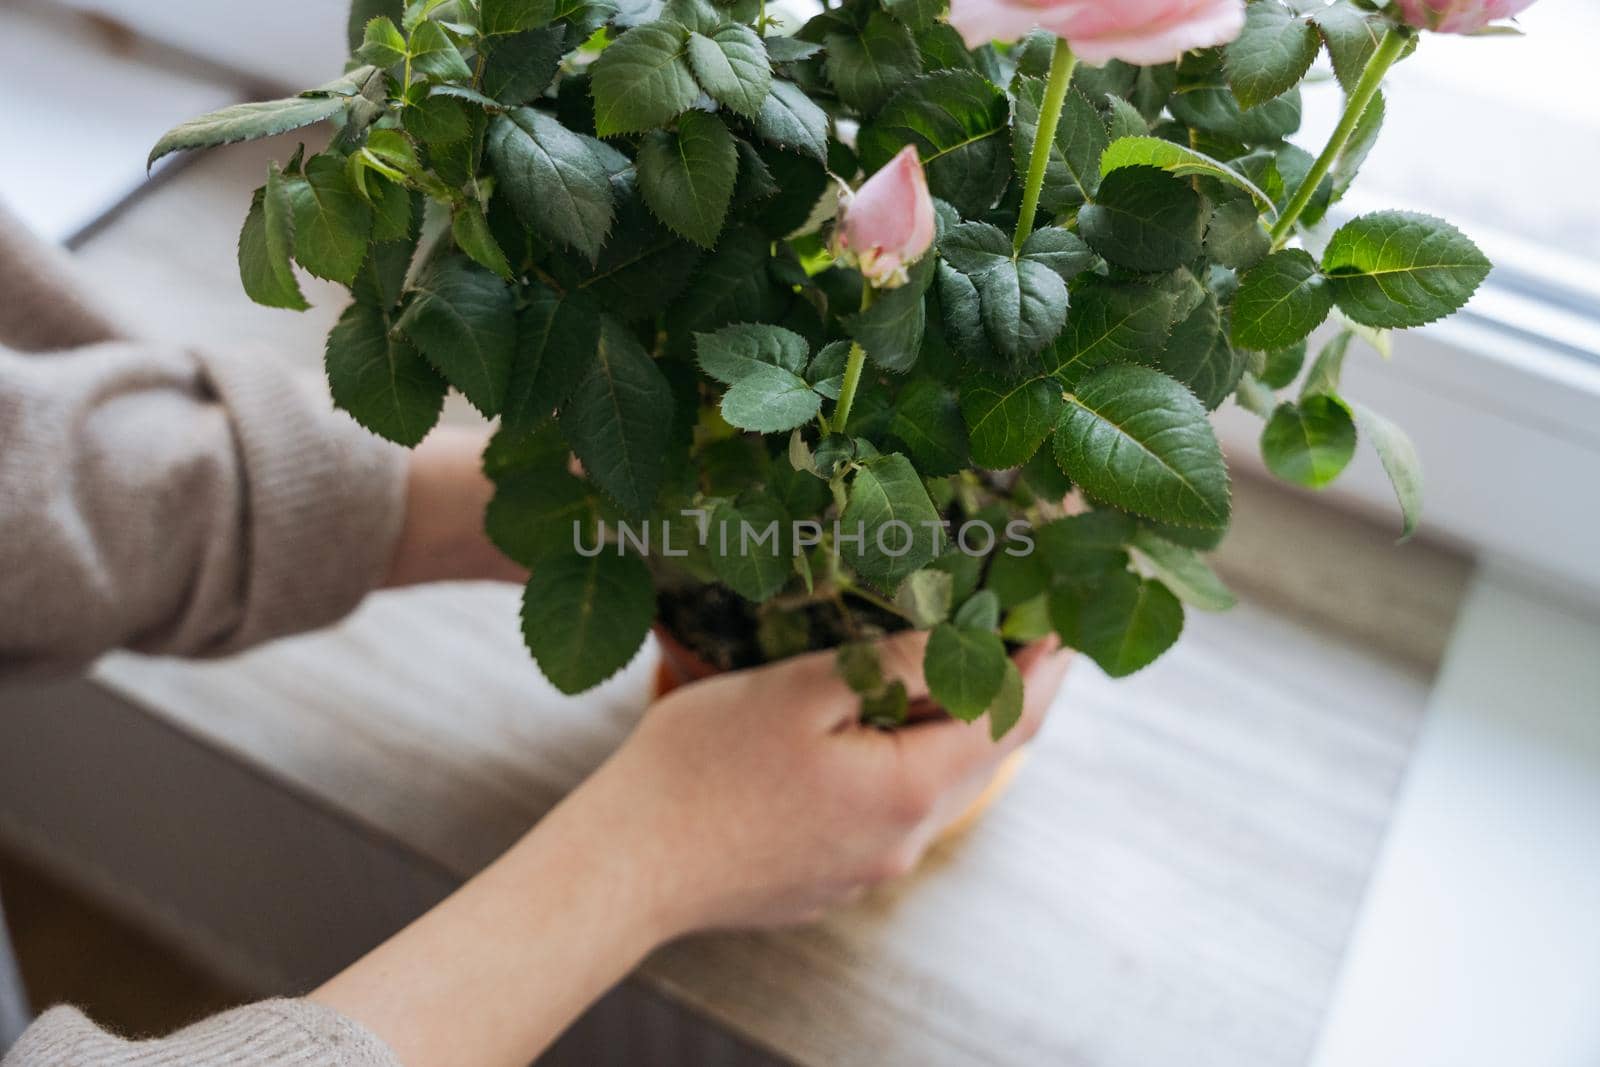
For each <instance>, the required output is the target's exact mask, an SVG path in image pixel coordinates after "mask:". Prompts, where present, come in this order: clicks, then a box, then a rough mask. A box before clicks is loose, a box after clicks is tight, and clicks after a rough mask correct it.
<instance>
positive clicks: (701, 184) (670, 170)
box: [637, 111, 739, 248]
mask: <svg viewBox="0 0 1600 1067" xmlns="http://www.w3.org/2000/svg"><path fill="white" fill-rule="evenodd" d="M637 163H638V167H639V191H640V192H641V193H642V194H643V195H644V200H645V203H646V204H649V205H650V210H651V211H653V212H655V215H656V217H657V218H658V219H660V220H661V221H662V222H664V223H666V224H667V225H668V226H669V227H671V228H672V229H673V230H675V231H677V232H678V233H680V234H682V235H683V236H685V237H687V238H689V240H691V241H693V242H694V243H695V244H698V245H700V246H702V247H704V248H711V247H713V246H715V245H716V243H717V235H718V234H719V233H721V232H722V223H723V220H724V219H726V218H727V216H728V204H729V203H730V202H731V201H732V200H733V184H734V179H735V178H736V177H737V176H738V173H739V153H738V150H737V149H736V148H735V147H734V141H733V134H731V133H729V132H728V127H726V126H724V125H723V124H722V120H721V119H719V118H717V117H716V116H715V115H708V114H707V113H706V112H704V111H686V112H684V114H683V115H682V116H681V117H680V118H679V119H678V130H677V132H676V133H670V132H668V131H666V130H652V131H650V132H649V133H647V134H645V136H644V138H643V140H641V141H640V142H639V155H638V160H637Z"/></svg>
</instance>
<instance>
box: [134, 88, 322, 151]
mask: <svg viewBox="0 0 1600 1067" xmlns="http://www.w3.org/2000/svg"><path fill="white" fill-rule="evenodd" d="M347 106H348V101H347V100H345V99H344V98H343V97H337V96H333V97H298V96H297V97H292V98H290V99H288V100H263V101H260V102H258V103H251V104H234V105H232V106H231V107H225V108H223V109H222V110H220V111H213V112H211V113H210V114H209V115H201V116H200V117H199V118H195V119H190V120H189V121H188V122H184V123H180V124H179V125H177V126H174V127H173V128H172V129H170V130H168V131H167V132H166V133H164V134H162V135H161V140H159V141H157V142H156V144H155V147H154V148H152V149H151V150H150V158H149V160H148V161H147V163H146V165H147V166H152V167H153V166H155V163H156V160H158V159H160V158H161V157H162V156H165V155H168V154H170V153H172V152H180V151H185V150H189V149H196V148H215V147H217V146H218V145H225V144H234V143H235V142H238V141H251V140H255V139H256V138H259V137H272V136H275V135H277V134H280V133H288V132H289V131H290V130H298V129H300V128H301V127H302V126H310V125H311V124H312V123H315V122H321V121H322V120H324V119H330V118H332V117H333V116H335V115H337V114H339V112H341V111H343V110H344V109H345V108H346V107H347Z"/></svg>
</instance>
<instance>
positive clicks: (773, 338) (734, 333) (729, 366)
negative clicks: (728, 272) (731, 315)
mask: <svg viewBox="0 0 1600 1067" xmlns="http://www.w3.org/2000/svg"><path fill="white" fill-rule="evenodd" d="M695 350H696V352H697V353H698V355H699V357H700V369H701V370H703V371H705V372H706V373H707V374H709V375H710V376H711V377H713V378H715V379H716V380H717V381H719V382H722V383H723V384H724V385H734V384H736V383H738V382H739V381H742V380H743V379H745V378H747V377H749V376H750V375H752V374H755V373H756V372H758V371H760V370H761V369H762V368H763V367H779V368H782V369H783V370H786V371H788V372H790V373H791V374H801V373H804V372H805V370H806V363H807V361H808V359H809V357H810V354H811V346H810V345H808V344H807V343H806V339H805V338H804V337H801V336H800V335H799V334H797V333H795V332H794V331H793V330H786V329H784V328H783V327H781V326H771V325H767V324H765V323H737V324H735V325H733V326H724V327H723V328H722V329H720V330H718V331H717V332H716V333H702V334H697V335H696V336H695Z"/></svg>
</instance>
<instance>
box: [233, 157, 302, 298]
mask: <svg viewBox="0 0 1600 1067" xmlns="http://www.w3.org/2000/svg"><path fill="white" fill-rule="evenodd" d="M286 186H287V183H286V182H285V181H284V178H283V172H281V171H280V170H278V167H277V164H272V166H271V167H270V169H269V170H268V171H267V184H266V185H265V186H263V187H262V188H260V189H258V190H256V195H255V199H254V200H253V201H252V202H251V204H250V214H249V215H248V216H246V217H245V221H244V229H243V230H241V231H240V233H239V278H240V280H241V281H242V282H243V283H244V291H245V293H246V294H248V295H249V297H250V299H251V300H254V301H255V302H256V303H258V304H261V305H264V306H266V307H276V308H290V309H291V310H294V311H304V310H305V309H306V308H308V307H310V306H311V305H310V304H308V303H306V298H305V296H304V295H303V294H302V293H301V292H300V283H299V281H298V280H297V279H296V278H295V276H294V268H293V266H292V265H291V264H290V262H289V257H290V256H291V255H292V254H293V252H294V216H293V207H292V205H291V204H290V201H289V193H288V189H287V187H286Z"/></svg>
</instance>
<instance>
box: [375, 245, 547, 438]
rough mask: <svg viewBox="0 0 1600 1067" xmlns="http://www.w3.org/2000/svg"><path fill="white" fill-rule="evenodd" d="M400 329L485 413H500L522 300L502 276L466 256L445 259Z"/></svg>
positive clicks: (426, 282)
mask: <svg viewBox="0 0 1600 1067" xmlns="http://www.w3.org/2000/svg"><path fill="white" fill-rule="evenodd" d="M395 329H396V330H397V331H399V332H400V333H402V334H404V335H405V336H406V337H408V338H410V339H411V342H412V343H413V344H415V345H416V346H417V347H418V348H420V349H422V354H423V355H425V356H427V357H428V362H429V363H432V364H433V365H434V367H435V368H436V369H437V370H438V371H439V373H440V374H443V375H444V377H445V380H446V381H448V382H449V383H450V384H451V385H453V386H455V387H456V388H457V389H459V390H461V394H462V395H463V396H465V397H466V398H467V400H468V401H469V402H470V403H471V404H472V406H473V407H475V408H477V409H478V410H479V411H480V412H482V413H483V414H484V415H486V416H489V417H493V416H494V415H497V414H499V412H500V408H501V406H502V405H503V404H504V403H505V398H506V386H507V384H508V382H509V379H510V376H511V362H512V358H513V355H514V353H515V351H516V344H517V319H516V301H515V298H514V297H513V296H512V293H511V290H510V289H508V288H507V287H506V284H505V283H504V282H502V281H501V280H500V279H499V278H497V277H495V276H494V275H493V274H490V273H489V272H488V271H485V270H483V269H482V268H480V267H478V266H476V265H475V264H472V263H469V262H468V261H467V260H465V259H460V258H451V259H446V260H442V261H440V262H439V263H438V264H436V265H435V266H434V268H433V269H432V270H431V271H430V272H429V274H428V276H427V277H426V278H424V279H423V280H422V282H421V284H420V285H419V286H418V287H417V290H416V292H415V293H414V294H413V296H412V299H411V303H410V304H408V305H407V306H406V310H405V312H404V314H402V315H401V316H400V321H399V322H397V323H395Z"/></svg>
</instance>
